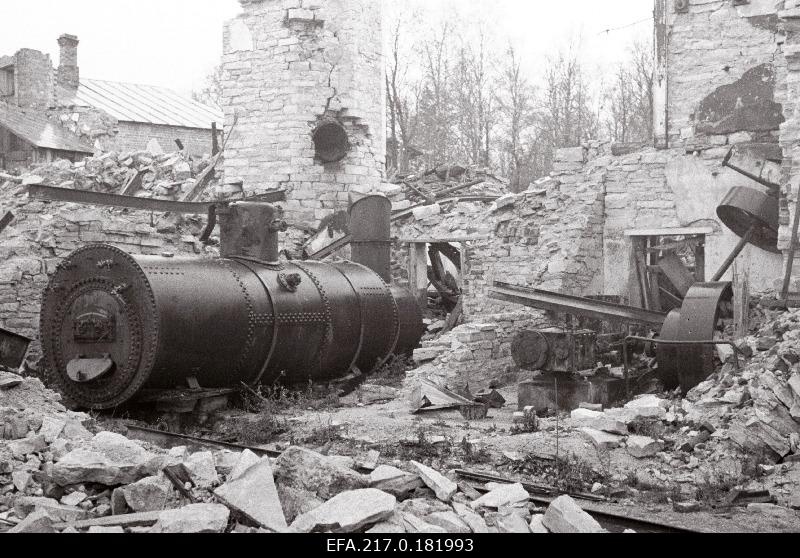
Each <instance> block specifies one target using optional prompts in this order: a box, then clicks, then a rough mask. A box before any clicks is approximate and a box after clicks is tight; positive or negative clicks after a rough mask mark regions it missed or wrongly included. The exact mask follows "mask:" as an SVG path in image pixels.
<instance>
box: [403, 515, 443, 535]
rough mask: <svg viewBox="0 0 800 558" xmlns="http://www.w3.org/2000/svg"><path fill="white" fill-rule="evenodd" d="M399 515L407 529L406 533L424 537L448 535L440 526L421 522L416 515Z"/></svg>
mask: <svg viewBox="0 0 800 558" xmlns="http://www.w3.org/2000/svg"><path fill="white" fill-rule="evenodd" d="M399 515H400V518H401V519H402V521H403V527H405V529H406V532H408V533H419V534H424V535H437V534H447V531H445V530H444V529H443V528H442V527H439V526H438V525H431V524H430V523H427V522H426V521H423V520H421V519H420V518H418V517H417V516H415V515H414V514H411V513H406V512H400V514H399Z"/></svg>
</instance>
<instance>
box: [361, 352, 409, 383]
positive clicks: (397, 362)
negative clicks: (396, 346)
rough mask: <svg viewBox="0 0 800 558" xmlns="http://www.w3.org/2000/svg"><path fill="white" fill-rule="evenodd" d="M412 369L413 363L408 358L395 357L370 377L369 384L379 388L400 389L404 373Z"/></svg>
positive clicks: (404, 376)
mask: <svg viewBox="0 0 800 558" xmlns="http://www.w3.org/2000/svg"><path fill="white" fill-rule="evenodd" d="M413 369H414V361H413V359H412V358H411V357H408V356H395V357H392V359H391V360H389V362H387V363H386V364H384V365H383V366H382V367H381V368H380V369H378V370H377V371H376V372H374V373H373V374H371V375H370V383H371V384H374V385H379V386H389V387H400V386H401V385H402V383H403V380H405V378H406V372H408V371H409V370H413Z"/></svg>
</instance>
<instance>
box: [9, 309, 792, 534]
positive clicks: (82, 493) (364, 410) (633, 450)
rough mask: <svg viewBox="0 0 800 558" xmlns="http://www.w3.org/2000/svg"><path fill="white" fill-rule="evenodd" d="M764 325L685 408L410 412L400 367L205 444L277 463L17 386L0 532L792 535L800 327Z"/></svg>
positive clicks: (222, 432) (273, 405)
mask: <svg viewBox="0 0 800 558" xmlns="http://www.w3.org/2000/svg"><path fill="white" fill-rule="evenodd" d="M761 314H762V320H761V323H760V324H759V326H758V327H757V328H756V331H754V335H753V336H751V337H748V338H746V339H745V340H743V342H742V343H740V345H741V347H742V350H743V351H744V352H745V353H747V354H749V357H748V358H747V360H746V362H743V363H741V366H740V367H739V368H738V369H737V368H736V367H735V366H734V365H733V363H732V362H728V363H726V364H725V365H724V366H723V367H722V369H721V370H720V371H719V372H717V373H716V374H714V375H713V376H712V377H710V378H709V379H708V380H707V381H706V382H704V383H702V384H701V385H699V386H698V387H697V388H695V389H694V390H692V391H691V392H690V393H689V394H688V396H687V397H686V398H681V397H680V396H679V395H677V394H676V393H667V394H664V393H661V394H646V395H642V396H638V397H636V398H635V399H633V400H631V401H630V402H628V403H626V404H625V405H623V406H621V407H620V408H616V409H605V410H599V409H597V408H596V407H593V406H590V405H586V406H585V408H580V409H578V410H575V411H572V412H571V413H564V412H562V413H557V414H553V415H552V416H544V417H537V416H535V415H532V414H531V413H530V412H525V411H522V412H520V411H519V410H518V408H517V401H516V389H515V387H513V386H511V387H507V388H504V389H500V390H498V392H497V393H493V394H492V397H491V400H492V401H493V403H494V405H493V406H494V407H496V408H492V409H490V411H489V414H488V416H487V417H486V418H470V419H469V420H468V419H466V418H464V416H462V415H461V414H460V412H459V410H457V409H445V410H439V411H436V410H432V411H431V410H427V411H426V409H422V410H421V411H420V412H417V413H416V414H414V413H412V409H413V408H414V407H413V406H412V405H411V403H410V402H409V401H408V400H407V399H406V397H405V396H406V395H408V390H407V389H404V383H403V382H404V379H405V373H404V369H403V368H402V367H400V366H399V365H396V366H394V367H390V368H387V369H386V370H384V371H383V372H382V373H381V374H379V375H377V376H375V377H373V378H372V379H371V380H369V381H368V382H367V383H365V384H364V385H362V386H360V387H359V388H358V389H357V390H356V391H355V392H353V393H351V394H349V395H347V396H344V397H338V396H337V395H335V392H329V393H321V394H320V393H316V392H315V390H313V389H309V390H308V391H307V392H289V391H286V390H283V389H278V390H266V391H264V390H262V391H261V392H259V393H256V392H254V391H243V392H242V395H241V397H240V398H239V399H241V401H239V400H237V401H236V403H237V404H236V405H235V406H232V407H231V408H229V409H227V410H224V411H221V412H220V413H219V414H218V415H217V416H216V417H215V418H214V420H212V422H211V423H209V424H207V425H205V426H204V427H202V429H199V427H198V429H195V431H194V432H193V433H195V434H202V435H204V436H206V437H207V438H214V439H217V440H222V441H227V442H237V443H239V444H245V445H248V446H251V447H252V448H253V449H256V448H260V449H264V450H271V451H272V452H274V453H272V454H271V455H273V456H277V457H269V456H267V455H264V454H262V452H261V451H256V452H253V451H250V450H245V451H242V452H238V451H228V450H219V449H215V448H213V447H209V448H208V449H206V448H202V447H201V448H197V447H195V446H192V448H193V451H190V450H189V449H187V447H186V446H181V445H178V444H180V443H181V440H174V443H171V444H168V446H169V449H166V447H167V445H166V444H165V447H161V446H156V445H153V443H152V442H145V441H137V440H136V439H134V438H135V436H136V435H137V434H136V430H135V429H128V428H127V427H126V424H128V425H130V424H133V423H131V422H130V421H121V420H119V419H115V418H112V417H103V416H95V417H94V418H92V417H90V416H89V415H86V414H82V413H75V412H71V411H68V410H67V409H65V408H64V407H63V406H62V405H61V403H60V402H59V399H60V398H59V396H58V395H57V394H54V393H53V392H51V391H49V390H47V389H46V388H45V387H44V386H43V385H42V384H41V383H40V382H39V381H38V380H36V379H32V378H21V377H19V376H16V375H13V374H8V373H5V374H3V375H2V377H0V418H1V419H2V421H1V422H2V437H3V441H2V442H0V531H4V530H8V531H13V532H43V531H61V532H73V531H86V530H88V531H92V532H109V531H111V532H114V531H116V532H121V531H126V532H201V531H209V532H221V531H235V532H251V531H253V532H275V531H294V532H371V533H388V532H399V533H405V532H407V533H469V532H476V533H480V532H499V533H517V532H521V533H546V532H600V531H603V530H609V531H621V530H623V528H625V525H624V524H623V525H622V526H620V524H618V523H613V522H612V523H609V522H608V514H612V515H616V516H625V517H627V518H628V519H629V520H630V522H631V523H630V525H629V526H628V527H629V528H630V527H632V528H633V530H637V529H640V530H648V527H644V526H640V523H637V522H638V521H642V520H644V521H650V522H655V523H660V524H668V525H669V526H671V527H670V528H672V529H687V530H693V531H715V532H743V531H749V532H754V531H755V532H793V531H797V530H798V529H800V517H798V513H797V511H796V510H797V509H800V492H798V487H800V467H799V466H798V463H800V459H799V458H798V457H797V456H798V455H800V450H798V436H799V435H800V426H798V424H799V423H798V422H796V419H795V417H797V418H798V419H800V416H799V415H798V411H797V409H798V408H800V407H798V404H800V358H798V353H797V348H796V347H797V339H798V336H800V310H792V311H789V312H771V311H763V310H762V311H761ZM426 389H428V386H421V390H422V391H423V392H425V390H426ZM430 389H431V390H433V391H431V392H430V393H431V394H434V393H436V390H437V389H438V388H435V387H431V388H430ZM498 395H500V396H501V397H497V396H498ZM413 396H414V397H416V398H419V390H417V393H415V394H413ZM431 397H433V395H431ZM503 399H504V400H505V401H503ZM126 436H127V437H126ZM465 472H466V475H465ZM475 473H483V474H488V475H491V477H490V478H492V479H495V481H494V482H488V483H486V482H485V480H480V481H478V480H475V479H476V478H480V477H476V476H475ZM501 481H502V482H501ZM604 514H605V515H604ZM598 520H599V521H598ZM623 523H624V522H623Z"/></svg>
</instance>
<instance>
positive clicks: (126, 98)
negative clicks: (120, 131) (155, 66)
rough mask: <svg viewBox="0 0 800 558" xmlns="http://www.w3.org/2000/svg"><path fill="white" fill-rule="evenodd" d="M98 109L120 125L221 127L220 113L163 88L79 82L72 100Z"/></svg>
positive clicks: (103, 82) (133, 84)
mask: <svg viewBox="0 0 800 558" xmlns="http://www.w3.org/2000/svg"><path fill="white" fill-rule="evenodd" d="M72 101H73V102H74V104H76V105H80V106H91V107H95V108H98V109H100V110H102V111H104V112H106V113H108V114H110V115H111V116H113V117H114V118H116V119H117V120H119V121H121V122H140V123H146V124H160V125H163V126H181V127H185V128H201V129H210V128H211V123H212V122H217V123H218V125H220V126H221V125H222V122H223V120H224V119H223V115H222V113H221V112H220V111H219V110H218V109H216V108H213V107H209V106H207V105H204V104H202V103H198V102H197V101H195V100H194V99H192V98H190V97H186V96H184V95H181V94H180V93H178V92H177V91H173V90H172V89H167V88H166V87H156V86H153V85H139V84H135V83H123V82H119V81H103V80H98V79H83V78H81V80H80V86H79V87H78V92H77V93H76V94H75V97H74V99H73V100H72Z"/></svg>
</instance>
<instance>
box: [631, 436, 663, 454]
mask: <svg viewBox="0 0 800 558" xmlns="http://www.w3.org/2000/svg"><path fill="white" fill-rule="evenodd" d="M626 446H627V449H628V453H629V454H630V455H632V456H633V457H635V458H637V459H644V458H647V457H653V456H654V455H656V454H657V453H659V452H660V451H662V450H663V449H664V444H663V443H661V442H659V441H658V440H654V439H652V438H648V437H647V436H629V437H628V441H627V442H626Z"/></svg>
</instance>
